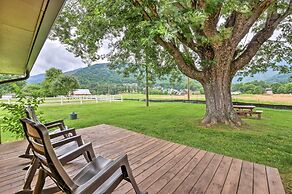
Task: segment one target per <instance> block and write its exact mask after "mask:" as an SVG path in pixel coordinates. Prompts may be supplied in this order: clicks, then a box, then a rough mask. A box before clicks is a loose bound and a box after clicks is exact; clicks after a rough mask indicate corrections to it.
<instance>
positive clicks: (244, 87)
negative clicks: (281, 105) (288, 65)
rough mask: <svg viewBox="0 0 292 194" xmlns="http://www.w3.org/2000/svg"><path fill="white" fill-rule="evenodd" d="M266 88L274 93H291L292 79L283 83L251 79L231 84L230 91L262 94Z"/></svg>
mask: <svg viewBox="0 0 292 194" xmlns="http://www.w3.org/2000/svg"><path fill="white" fill-rule="evenodd" d="M266 89H271V90H272V91H273V93H274V94H292V81H288V82H283V83H269V82H265V81H252V82H247V83H237V84H233V85H232V91H233V92H236V91H240V92H241V93H244V94H263V93H265V91H266Z"/></svg>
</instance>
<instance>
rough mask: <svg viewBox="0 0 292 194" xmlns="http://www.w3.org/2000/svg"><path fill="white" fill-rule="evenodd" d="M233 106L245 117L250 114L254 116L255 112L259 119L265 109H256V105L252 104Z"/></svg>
mask: <svg viewBox="0 0 292 194" xmlns="http://www.w3.org/2000/svg"><path fill="white" fill-rule="evenodd" d="M233 108H234V109H235V111H236V112H237V114H238V115H241V116H245V117H246V116H248V115H249V116H252V115H253V114H255V115H257V116H258V119H261V115H262V113H263V111H261V110H257V111H254V108H255V106H252V105H233Z"/></svg>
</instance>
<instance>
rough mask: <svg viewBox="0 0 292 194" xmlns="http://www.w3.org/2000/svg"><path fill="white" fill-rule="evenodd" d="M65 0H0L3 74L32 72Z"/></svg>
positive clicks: (0, 62)
mask: <svg viewBox="0 0 292 194" xmlns="http://www.w3.org/2000/svg"><path fill="white" fill-rule="evenodd" d="M64 1H65V0H1V1H0V74H10V75H20V76H26V74H29V72H30V71H31V69H32V67H33V65H34V63H35V61H36V58H37V56H38V54H39V52H40V50H41V48H42V46H43V44H44V42H45V40H46V38H47V36H48V34H49V31H50V29H51V26H52V25H53V23H54V21H55V19H56V17H57V15H58V13H59V11H60V9H61V8H62V6H63V4H64Z"/></svg>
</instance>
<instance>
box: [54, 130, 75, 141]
mask: <svg viewBox="0 0 292 194" xmlns="http://www.w3.org/2000/svg"><path fill="white" fill-rule="evenodd" d="M68 133H72V136H76V130H75V128H70V129H65V130H63V131H57V132H54V133H51V134H50V138H51V139H54V138H56V137H60V136H62V135H66V134H68Z"/></svg>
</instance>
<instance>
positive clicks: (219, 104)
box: [202, 69, 242, 126]
mask: <svg viewBox="0 0 292 194" xmlns="http://www.w3.org/2000/svg"><path fill="white" fill-rule="evenodd" d="M206 77H207V78H206V80H205V81H204V82H203V83H202V84H203V87H204V91H205V97H206V113H205V117H204V119H203V121H202V123H204V124H206V125H207V126H211V125H214V124H217V123H224V124H227V125H233V126H240V125H241V124H242V122H241V119H240V118H239V116H238V115H237V113H236V112H235V111H234V109H233V104H232V98H231V81H232V76H231V75H230V73H228V71H224V70H218V69H215V70H213V71H212V72H209V73H208V76H206Z"/></svg>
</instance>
